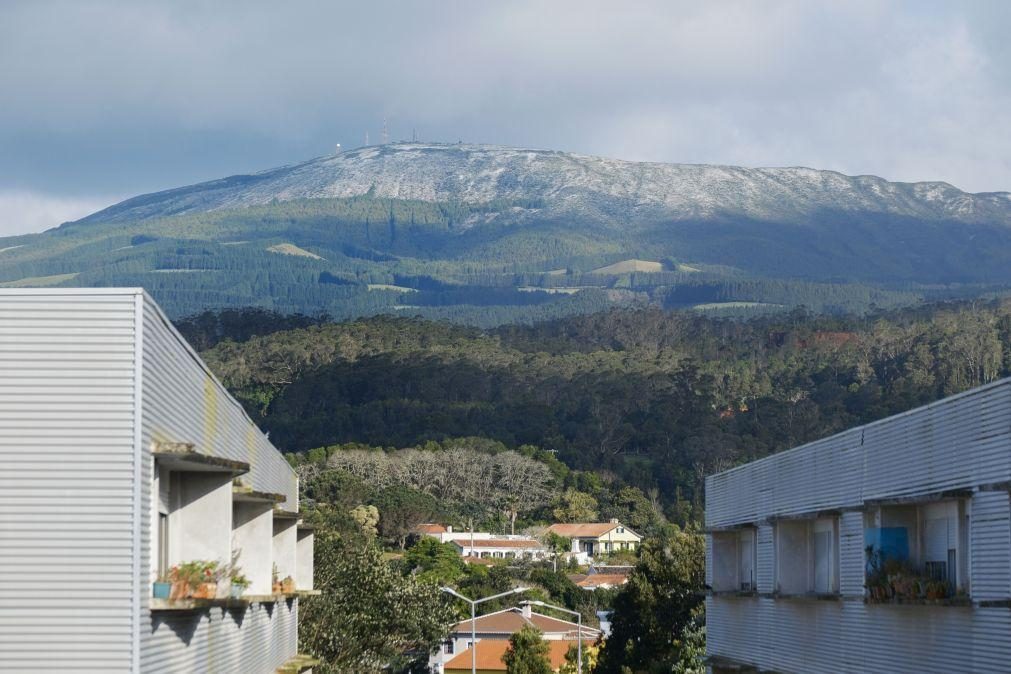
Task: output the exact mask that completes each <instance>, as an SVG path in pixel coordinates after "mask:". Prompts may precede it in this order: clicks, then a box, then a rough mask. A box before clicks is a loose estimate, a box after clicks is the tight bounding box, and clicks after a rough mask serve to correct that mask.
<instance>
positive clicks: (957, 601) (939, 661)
mask: <svg viewBox="0 0 1011 674" xmlns="http://www.w3.org/2000/svg"><path fill="white" fill-rule="evenodd" d="M1009 489H1011V380H1002V381H999V382H996V383H994V384H991V385H988V386H984V387H981V388H978V389H974V390H972V391H968V392H966V393H962V394H960V395H956V396H953V397H950V398H947V399H945V400H941V401H939V402H937V403H934V404H931V405H928V406H926V407H921V408H918V409H915V410H912V411H910V412H906V413H904V414H901V415H898V416H895V417H891V418H888V419H884V420H881V421H878V422H875V423H872V424H868V425H866V426H862V427H858V428H854V429H851V430H848V431H845V432H843V433H840V434H838V435H835V436H832V437H830V438H826V439H824V440H819V441H817V442H813V443H810V444H808V445H804V446H802V447H797V448H795V449H791V450H789V451H785V452H781V453H779V454H774V455H772V456H769V457H766V458H764V459H761V460H758V461H754V462H752V463H749V464H746V465H743V466H740V467H737V468H734V469H732V470H728V471H725V472H723V473H719V474H717V475H713V476H711V477H709V478H708V479H707V480H706V526H707V555H706V579H707V584H708V587H709V590H708V595H709V596H708V597H707V599H706V624H707V628H706V631H707V655H708V664H709V667H710V671H713V672H721V671H741V670H742V669H745V670H749V669H754V670H758V671H766V670H768V671H776V672H833V673H835V672H946V673H947V672H1007V671H1011V516H1009V514H1011V512H1009Z"/></svg>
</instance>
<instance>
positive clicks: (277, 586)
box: [270, 564, 283, 594]
mask: <svg viewBox="0 0 1011 674" xmlns="http://www.w3.org/2000/svg"><path fill="white" fill-rule="evenodd" d="M270 589H271V592H273V593H274V594H281V592H283V590H282V588H281V581H280V580H279V579H278V572H277V564H275V565H274V568H273V570H272V571H271V572H270Z"/></svg>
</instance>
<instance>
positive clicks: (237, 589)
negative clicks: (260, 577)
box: [228, 583, 246, 599]
mask: <svg viewBox="0 0 1011 674" xmlns="http://www.w3.org/2000/svg"><path fill="white" fill-rule="evenodd" d="M245 591H246V588H244V587H243V586H241V585H236V584H235V583H232V587H231V589H230V590H229V592H228V594H229V596H230V597H231V598H232V599H241V598H242V593H243V592H245Z"/></svg>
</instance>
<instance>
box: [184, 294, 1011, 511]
mask: <svg viewBox="0 0 1011 674" xmlns="http://www.w3.org/2000/svg"><path fill="white" fill-rule="evenodd" d="M204 356H205V358H206V360H207V361H208V363H210V365H211V367H212V368H213V369H214V370H215V371H216V372H217V373H218V374H219V375H220V376H221V378H222V379H223V381H224V382H225V384H226V385H227V386H228V387H229V388H230V389H231V390H232V391H233V392H234V393H235V394H236V396H237V397H238V398H239V399H240V400H242V401H243V403H244V404H245V405H246V406H247V408H248V409H249V411H250V413H251V414H252V415H253V417H254V419H255V420H256V421H257V422H258V423H259V424H260V425H261V426H263V427H264V428H267V429H269V430H270V431H271V438H272V440H274V441H275V442H276V443H278V445H279V446H280V447H282V448H283V449H285V450H288V451H306V450H309V449H312V448H314V447H325V446H328V445H335V444H340V443H346V442H364V443H367V444H370V445H376V446H384V447H412V446H419V445H422V444H424V443H425V442H427V441H429V440H434V441H441V440H445V439H447V438H453V437H484V438H489V439H492V440H495V441H498V442H501V443H503V444H505V445H506V446H509V447H520V446H522V445H533V446H537V447H539V448H541V449H543V450H551V451H553V452H557V457H558V458H559V459H560V460H561V461H563V462H564V463H565V464H566V465H568V466H570V467H571V468H574V469H578V470H587V471H590V470H592V471H596V472H598V473H599V474H602V475H613V476H615V477H616V478H618V479H620V480H621V481H623V482H627V483H629V484H634V485H637V486H638V487H640V488H641V489H642V490H643V491H648V490H650V489H656V490H657V491H658V493H659V495H660V499H661V500H662V501H663V502H664V504H665V507H667V508H668V515H670V516H671V519H674V520H675V521H679V520H683V517H682V516H681V515H680V514H677V513H673V512H671V511H670V509H671V508H673V507H674V505H675V504H679V503H687V504H688V505H689V510H690V511H694V512H698V511H699V508H700V506H701V498H702V493H701V485H702V478H703V477H704V476H705V475H706V474H709V473H711V472H713V471H715V470H719V469H722V468H726V467H728V466H731V465H734V464H736V463H738V462H741V461H744V460H748V459H752V458H756V457H760V456H763V455H766V454H768V453H769V452H772V451H776V450H779V449H784V448H787V447H791V446H795V445H798V444H801V443H804V442H807V441H810V440H814V439H816V438H820V437H824V436H826V435H829V434H831V433H835V432H838V431H841V430H843V429H845V428H848V427H851V426H853V425H856V424H860V423H865V422H868V421H872V420H874V419H878V418H881V417H883V416H886V415H890V414H894V413H898V412H901V411H904V410H907V409H910V408H912V407H915V406H917V405H921V404H924V403H927V402H930V401H933V400H936V399H938V398H940V397H942V396H945V395H950V394H952V393H956V392H958V391H962V390H965V389H968V388H971V387H973V386H977V385H979V384H983V383H986V382H989V381H992V380H994V379H996V378H998V377H1001V376H1006V375H1008V374H1009V373H1011V306H1009V305H1008V304H1006V303H999V302H991V303H977V304H953V305H936V306H930V307H923V308H919V309H910V310H902V311H892V312H886V313H879V314H876V315H874V316H870V317H865V318H846V317H838V318H833V317H824V316H820V317H819V316H812V315H810V314H807V313H805V312H802V311H794V312H791V313H789V314H782V315H776V316H769V317H762V318H756V319H753V320H750V321H731V320H720V319H713V318H709V317H706V316H700V315H697V314H693V313H671V312H663V311H660V310H656V309H643V310H620V311H618V310H615V311H609V312H605V313H602V314H595V315H592V316H576V317H572V318H568V319H565V320H561V321H554V322H547V323H543V324H538V325H535V326H532V327H524V326H512V327H507V328H500V329H497V330H477V329H473V328H465V327H459V326H453V325H449V324H446V323H432V322H428V321H423V320H417V319H402V318H401V319H398V318H388V317H378V318H372V319H367V320H358V321H353V322H349V323H341V324H326V325H320V326H311V327H307V328H303V329H298V330H292V331H286V332H281V333H275V334H271V335H266V336H260V337H255V338H252V339H250V340H248V341H246V342H242V343H237V342H231V341H226V342H222V343H219V344H218V345H217V346H216V347H214V348H213V349H211V350H209V351H206V352H205V353H204ZM678 508H681V509H683V506H678Z"/></svg>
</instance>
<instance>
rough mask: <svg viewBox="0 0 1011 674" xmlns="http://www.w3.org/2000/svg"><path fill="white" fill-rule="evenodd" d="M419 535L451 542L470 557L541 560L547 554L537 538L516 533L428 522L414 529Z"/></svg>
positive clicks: (474, 558) (464, 555)
mask: <svg viewBox="0 0 1011 674" xmlns="http://www.w3.org/2000/svg"><path fill="white" fill-rule="evenodd" d="M414 533H415V534H417V535H419V536H429V537H431V538H434V539H436V540H437V541H439V542H440V543H452V544H454V545H455V546H456V549H457V551H458V552H459V553H460V555H462V556H463V557H466V558H468V559H473V560H476V559H511V558H525V559H542V558H544V557H545V556H547V554H548V550H547V548H545V547H544V546H543V545H542V544H541V543H540V542H539V541H537V539H535V538H531V537H530V536H522V535H514V534H501V535H500V534H491V533H488V532H487V531H453V527H452V526H446V525H442V524H435V523H426V524H419V525H418V526H416V527H415V528H414Z"/></svg>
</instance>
